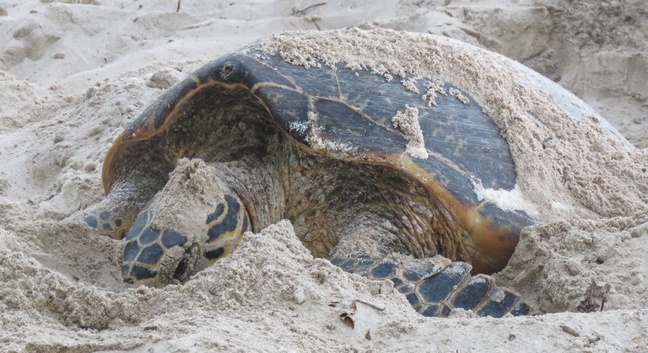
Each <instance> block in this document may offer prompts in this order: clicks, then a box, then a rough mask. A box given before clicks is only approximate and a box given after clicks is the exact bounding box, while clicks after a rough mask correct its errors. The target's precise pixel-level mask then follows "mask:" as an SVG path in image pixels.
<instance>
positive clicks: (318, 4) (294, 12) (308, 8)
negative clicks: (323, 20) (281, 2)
mask: <svg viewBox="0 0 648 353" xmlns="http://www.w3.org/2000/svg"><path fill="white" fill-rule="evenodd" d="M322 5H326V3H325V2H320V3H317V4H315V5H311V6H308V7H305V8H303V9H301V10H298V9H297V8H295V7H293V9H292V14H290V15H291V16H297V15H305V14H306V11H308V10H310V9H312V8H313V7H317V6H322ZM318 29H319V28H318Z"/></svg>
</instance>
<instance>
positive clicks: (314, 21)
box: [304, 17, 322, 31]
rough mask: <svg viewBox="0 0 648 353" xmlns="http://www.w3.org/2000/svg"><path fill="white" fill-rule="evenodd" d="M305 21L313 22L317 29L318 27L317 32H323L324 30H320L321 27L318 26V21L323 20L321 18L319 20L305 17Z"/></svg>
mask: <svg viewBox="0 0 648 353" xmlns="http://www.w3.org/2000/svg"><path fill="white" fill-rule="evenodd" d="M304 20H306V21H307V22H313V24H314V25H315V27H317V30H318V31H321V30H322V29H321V28H320V26H319V25H318V24H317V21H319V20H321V18H319V17H304Z"/></svg>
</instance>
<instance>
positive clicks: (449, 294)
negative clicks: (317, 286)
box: [331, 257, 532, 317]
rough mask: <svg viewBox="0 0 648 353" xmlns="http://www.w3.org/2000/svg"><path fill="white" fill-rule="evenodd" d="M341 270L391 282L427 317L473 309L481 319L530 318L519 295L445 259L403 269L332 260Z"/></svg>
mask: <svg viewBox="0 0 648 353" xmlns="http://www.w3.org/2000/svg"><path fill="white" fill-rule="evenodd" d="M331 263H332V264H334V265H337V266H340V267H341V268H342V269H344V270H346V271H349V272H352V273H356V274H359V275H361V276H365V277H367V278H370V279H376V280H380V279H388V280H390V281H392V282H393V283H394V287H395V289H396V290H397V291H398V292H400V293H402V294H403V295H405V297H406V298H407V300H408V301H409V302H410V304H412V306H413V307H414V309H415V310H416V311H418V312H420V313H421V314H423V315H425V316H449V315H450V313H451V312H452V310H453V309H464V310H472V311H473V312H474V313H475V314H477V315H479V316H491V317H502V316H504V315H506V314H511V315H514V316H519V315H527V314H529V313H531V312H532V310H531V306H530V305H529V304H528V303H526V302H524V301H523V300H522V299H521V298H520V295H519V294H517V293H515V292H514V291H511V290H509V289H506V288H499V287H497V286H496V285H495V281H494V280H493V278H492V277H490V276H486V275H476V276H471V275H470V270H471V266H470V265H469V264H467V263H465V262H454V263H452V262H450V261H449V260H448V259H445V258H439V257H435V258H431V259H428V261H421V260H419V261H411V263H410V264H409V267H406V268H404V266H402V265H401V264H400V263H398V262H396V261H394V260H390V259H369V258H358V259H355V260H344V259H337V258H334V259H331Z"/></svg>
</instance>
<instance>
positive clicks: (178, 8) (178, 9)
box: [176, 0, 182, 12]
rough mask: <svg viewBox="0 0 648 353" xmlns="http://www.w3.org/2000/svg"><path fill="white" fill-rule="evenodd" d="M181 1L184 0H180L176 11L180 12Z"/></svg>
mask: <svg viewBox="0 0 648 353" xmlns="http://www.w3.org/2000/svg"><path fill="white" fill-rule="evenodd" d="M180 2H182V0H178V7H177V8H176V12H180Z"/></svg>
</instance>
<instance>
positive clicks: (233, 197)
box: [83, 44, 560, 317]
mask: <svg viewBox="0 0 648 353" xmlns="http://www.w3.org/2000/svg"><path fill="white" fill-rule="evenodd" d="M309 62H310V63H311V65H309V66H310V67H305V66H302V65H296V64H293V63H290V62H288V61H287V60H286V59H285V58H284V57H282V55H280V53H277V52H272V51H269V50H268V49H267V48H266V47H265V46H263V45H259V44H253V45H250V46H248V47H245V48H243V49H242V50H240V51H237V52H235V53H233V54H229V55H225V56H222V57H220V58H218V59H216V60H215V61H212V62H210V63H208V64H207V65H205V66H203V67H202V68H200V69H198V70H197V71H196V72H194V73H193V74H192V75H191V76H189V77H188V78H187V79H185V80H184V81H182V82H180V83H178V84H177V85H175V86H174V87H172V88H171V89H169V90H168V91H167V92H166V93H164V94H163V95H162V96H161V97H160V98H159V99H157V100H156V101H155V102H154V103H153V104H152V105H151V106H149V107H148V108H147V109H146V110H145V111H144V112H143V113H142V114H141V115H140V116H139V117H138V118H137V119H136V120H134V121H133V122H132V123H131V124H130V125H129V126H128V127H127V128H126V129H125V131H124V132H123V133H122V134H121V135H119V137H118V138H117V139H116V140H115V142H114V144H113V146H112V147H111V148H110V150H109V152H108V154H107V156H106V158H105V163H104V165H103V174H102V176H103V186H104V189H105V192H106V194H107V196H106V198H105V199H104V200H103V201H101V202H100V203H99V204H97V205H95V206H93V207H91V208H90V209H88V210H87V211H85V213H84V216H83V217H84V219H85V222H86V223H87V224H88V225H89V226H91V227H93V228H95V229H96V230H97V231H98V232H99V233H102V234H106V235H108V236H111V237H113V238H118V239H119V238H123V237H124V235H125V238H126V241H127V244H126V247H125V252H124V262H123V267H122V274H123V279H124V282H125V283H127V284H140V283H143V284H146V285H152V286H162V285H165V284H166V283H170V282H175V283H178V282H183V281H185V280H186V279H187V278H188V277H189V276H190V275H191V274H193V273H195V272H196V271H198V270H200V269H202V268H204V267H205V266H207V265H208V264H210V263H213V262H214V261H215V260H216V259H219V258H221V257H223V256H225V255H228V254H230V253H231V252H232V250H233V248H234V247H235V246H236V244H237V243H238V241H239V240H240V238H241V234H242V233H243V232H245V231H248V230H249V231H254V232H258V231H259V230H261V229H263V228H264V227H266V226H268V225H270V224H273V223H275V222H277V221H279V220H281V219H289V220H290V221H291V222H292V223H293V224H294V227H295V230H296V233H297V235H298V237H299V238H300V239H301V240H302V242H303V244H304V245H305V246H306V247H307V248H308V249H309V250H310V251H311V252H312V253H313V254H314V255H315V256H318V257H323V258H328V259H329V260H330V261H331V262H332V263H333V264H336V265H338V266H340V267H341V268H343V269H345V270H347V271H350V272H354V273H359V274H362V275H365V276H368V277H370V278H375V279H390V280H392V281H393V283H394V285H395V288H396V289H397V290H398V291H400V292H401V293H404V294H405V295H406V297H407V299H408V300H409V301H410V303H412V305H413V306H414V308H415V309H416V310H418V311H419V312H420V313H422V314H423V315H426V316H443V315H448V314H449V312H450V311H451V310H452V309H453V308H464V309H471V310H473V311H475V312H476V313H477V314H479V315H490V316H495V317H499V316H502V315H505V314H507V313H512V314H514V315H518V314H527V313H529V311H530V310H531V309H530V306H529V305H527V304H526V303H525V302H524V301H522V300H520V298H519V296H518V295H517V294H516V293H515V292H514V291H511V290H508V289H504V288H500V287H497V286H496V285H495V283H494V282H493V279H492V278H491V277H490V276H488V275H487V274H490V273H493V272H496V271H499V270H501V269H502V268H503V267H504V266H505V265H506V264H507V261H508V260H509V258H510V256H511V254H512V253H513V251H514V249H515V246H516V244H517V242H518V238H519V235H520V232H521V230H522V229H523V228H524V227H526V226H528V225H531V224H533V223H534V219H533V218H532V217H531V216H530V215H529V214H527V213H525V212H524V211H521V210H511V209H504V208H501V207H500V206H498V205H497V204H496V203H494V202H491V201H489V200H486V199H483V198H480V197H479V195H478V193H477V192H476V185H477V184H478V185H480V187H482V188H485V189H486V188H487V189H493V190H497V189H502V190H513V189H514V188H515V185H516V170H515V165H514V162H513V159H512V157H511V153H510V151H509V145H508V144H507V142H506V140H505V139H504V138H503V137H502V136H501V134H500V128H499V127H498V125H496V124H495V123H494V121H493V120H492V119H491V118H490V117H489V115H488V114H487V113H486V112H485V111H484V110H483V109H482V106H480V104H479V103H478V102H477V101H476V100H475V99H474V98H473V96H472V95H471V94H470V92H466V91H464V90H462V88H461V87H455V86H453V84H452V83H451V82H439V81H438V80H437V81H431V80H430V79H423V78H420V77H418V76H416V75H415V74H413V73H406V74H404V75H402V77H399V78H397V79H394V78H393V77H387V76H386V75H384V74H376V73H374V72H372V71H371V69H369V68H362V67H349V66H350V65H347V64H346V63H343V62H336V63H325V62H323V61H322V62H317V61H316V60H315V59H310V61H309ZM405 81H407V82H408V84H410V85H414V86H415V87H416V88H417V89H416V90H415V89H412V88H411V87H409V88H408V87H406V85H404V84H403V82H405ZM431 84H432V85H434V87H435V90H436V91H437V92H438V93H439V94H438V95H437V96H436V97H435V100H434V102H432V103H431V102H430V101H429V100H428V99H425V97H423V98H422V97H421V94H419V93H417V91H419V92H425V91H427V90H428V89H429V87H430V85H431ZM552 89H555V90H560V88H558V86H555V87H553V86H552ZM428 98H429V97H428ZM183 157H188V158H197V159H201V160H203V161H205V162H207V163H208V164H209V166H211V167H213V171H214V172H213V180H212V184H210V185H211V186H210V187H209V189H208V190H201V191H200V192H198V193H199V194H200V195H201V196H200V200H199V201H196V202H195V203H194V202H187V204H182V207H181V209H183V210H184V211H182V215H181V217H180V218H181V219H182V221H183V222H185V223H195V224H196V225H198V226H199V228H196V229H199V230H198V231H197V232H198V233H199V234H188V233H187V232H188V231H186V230H183V228H182V227H183V226H178V227H175V226H173V223H171V225H170V226H168V227H161V226H159V224H164V222H157V223H156V221H155V220H156V217H157V218H159V217H160V215H159V214H158V213H157V211H156V209H157V210H159V209H160V208H159V207H157V206H159V205H157V203H158V202H160V200H159V198H158V197H156V194H157V193H158V192H160V190H162V189H163V188H164V187H165V185H166V184H167V182H169V173H170V172H172V171H173V170H174V168H175V167H176V165H177V163H178V161H179V160H180V159H181V158H183ZM169 183H170V182H169ZM167 186H168V185H167ZM181 186H182V185H181ZM187 192H188V193H189V192H190V191H187ZM191 192H194V191H191ZM178 202H182V200H178ZM205 204H206V205H207V207H209V209H205V207H206V206H204V205H205ZM156 207H157V208H156ZM167 224H168V223H167ZM200 229H202V230H200ZM391 253H401V254H407V255H411V258H410V259H409V260H408V261H399V260H398V259H397V258H396V257H393V256H392V257H390V256H388V255H390V254H391ZM435 256H436V257H435ZM448 259H450V260H448ZM470 264H471V265H472V267H471V265H470ZM471 268H472V274H471Z"/></svg>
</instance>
